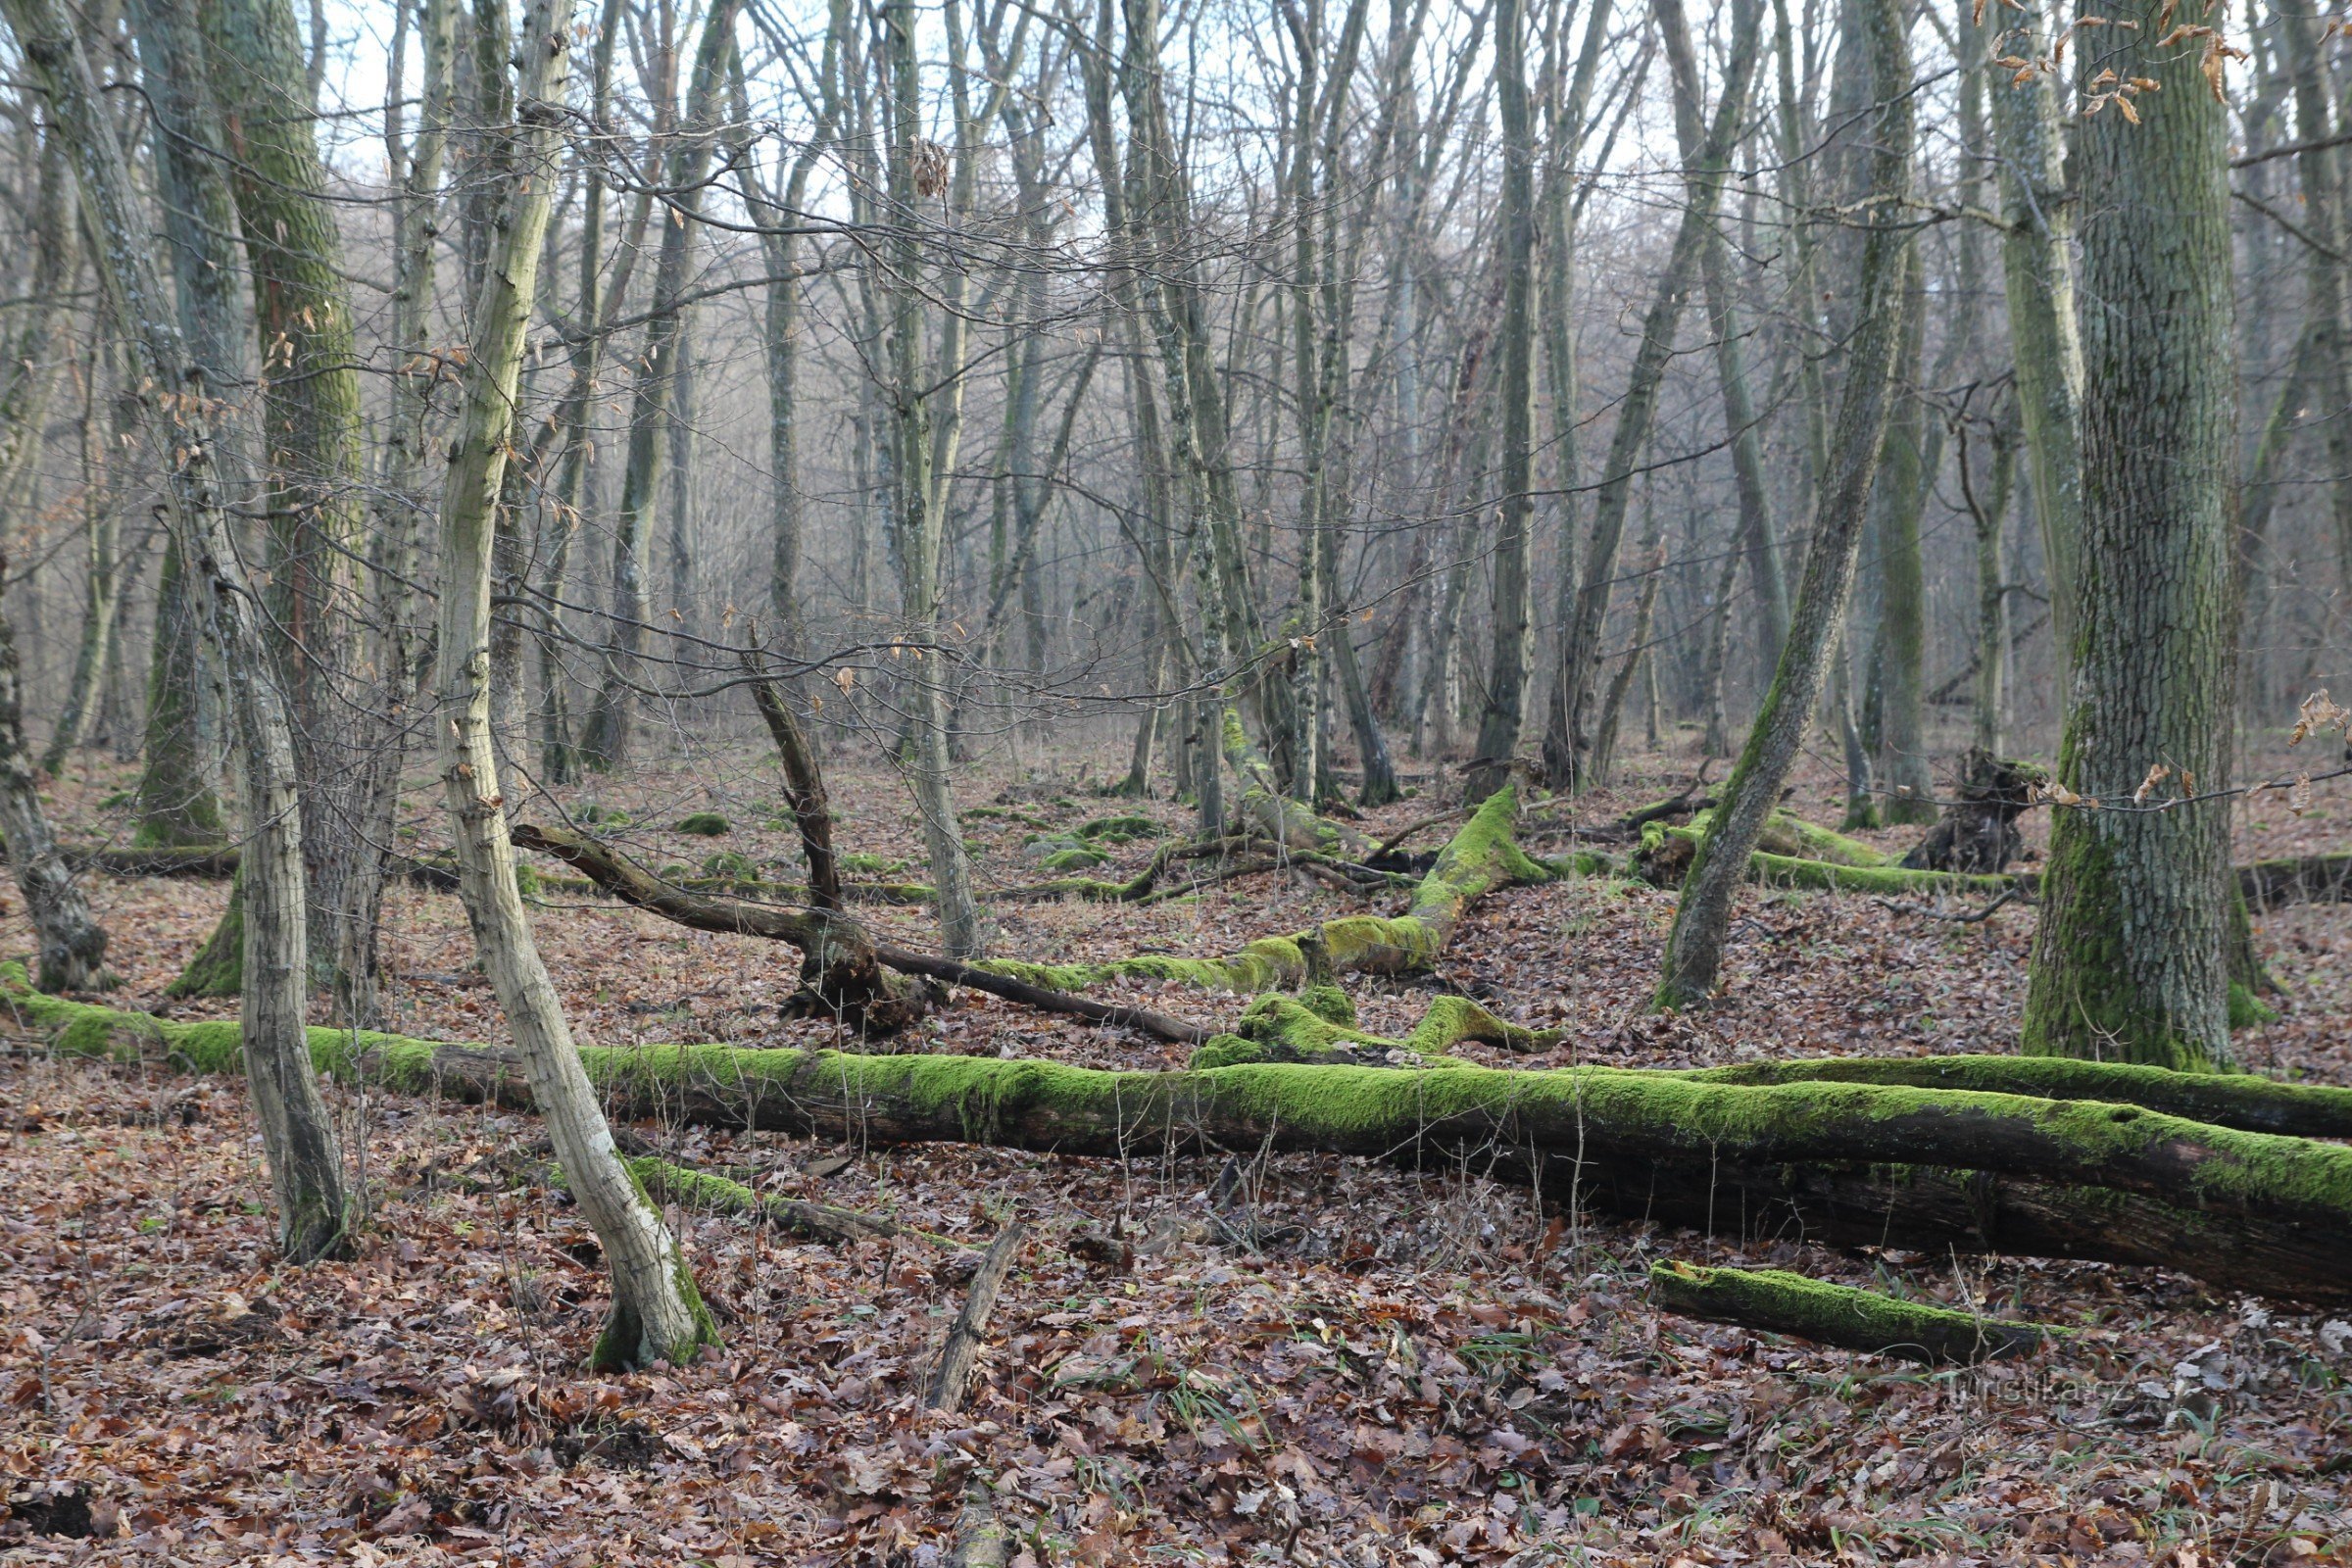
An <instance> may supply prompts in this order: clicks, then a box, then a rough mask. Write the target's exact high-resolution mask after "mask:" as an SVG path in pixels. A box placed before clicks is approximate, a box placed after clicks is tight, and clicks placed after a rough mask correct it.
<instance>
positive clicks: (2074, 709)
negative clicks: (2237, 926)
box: [2025, 0, 2237, 1066]
mask: <svg viewBox="0 0 2352 1568" xmlns="http://www.w3.org/2000/svg"><path fill="white" fill-rule="evenodd" d="M2159 3H2161V0H2159ZM2143 9H2144V11H2145V13H2146V14H2145V15H2144V16H2141V18H2140V20H2142V21H2143V22H2146V23H2148V24H2150V25H2153V23H2154V22H2155V20H2156V11H2157V6H2156V5H2153V4H2152V5H2149V6H2146V7H2144V8H2142V7H2138V6H2134V7H2132V8H2131V15H2134V16H2139V15H2140V13H2141V11H2142V10H2143ZM2156 41H2157V40H2156V37H2155V36H2153V35H2150V36H2143V35H2142V33H2141V32H2127V31H2125V30H2123V29H2117V30H2116V34H2115V36H2114V37H2112V38H2109V39H2107V40H2106V42H2107V43H2108V44H2109V45H2110V46H2111V47H2112V50H2113V68H2114V69H2115V70H2116V72H2117V73H2119V75H2121V76H2123V77H2125V78H2127V79H2129V78H2131V77H2135V76H2145V77H2149V78H2152V79H2153V80H2156V81H2159V82H2161V83H2163V89H2162V92H2161V93H2160V94H2159V93H2151V94H2149V95H2148V98H2149V107H2148V109H2147V110H2146V111H2144V112H2143V113H2142V114H2141V117H2140V118H2141V120H2142V122H2143V123H2140V124H2137V125H2134V124H2131V123H2129V122H2128V121H2127V120H2126V119H2125V118H2124V116H2123V115H2122V113H2121V112H2120V111H2116V110H2113V109H2111V110H2110V112H2107V113H2103V114H2098V115H2093V116H2092V117H2091V118H2090V119H2089V121H2088V122H2087V123H2086V124H2085V125H2084V127H2083V129H2082V144H2081V149H2080V152H2079V154H2078V156H2079V157H2080V159H2081V160H2082V164H2083V169H2084V172H2083V176H2082V189H2083V203H2084V220H2083V223H2082V269H2083V287H2084V289H2085V291H2086V292H2087V293H2088V294H2089V295H2090V296H2091V297H2092V298H2094V299H2097V300H2099V301H2101V302H2102V305H2101V309H2100V310H2099V311H2097V312H2095V313H2093V315H2092V316H2091V317H2090V318H2089V319H2087V320H2086V321H2085V322H2084V324H2083V363H2084V367H2085V371H2086V374H2085V378H2084V382H2083V386H2084V391H2083V399H2082V559H2081V563H2080V579H2079V588H2080V594H2079V603H2078V606H2077V609H2078V617H2077V624H2076V628H2075V641H2074V659H2073V662H2072V663H2073V682H2072V687H2071V700H2070V703H2069V707H2068V711H2067V719H2066V732H2065V738H2064V741H2063V743H2062V745H2061V747H2060V752H2059V760H2058V775H2059V781H2060V783H2061V784H2063V785H2064V786H2065V787H2066V788H2068V789H2069V790H2071V791H2073V792H2074V793H2075V794H2077V795H2080V796H2083V797H2087V798H2091V799H2096V800H2098V801H2101V802H2102V803H2106V804H2107V806H2108V808H2109V809H2076V808H2061V809H2059V811H2058V814H2057V816H2056V818H2055V820H2054V821H2053V822H2052V824H2051V830H2050V856H2049V868H2048V870H2047V871H2046V872H2045V873H2044V875H2043V878H2042V915H2041V927H2040V931H2039V933H2038V935H2037V936H2036V938H2035V941H2034V962H2033V969H2032V975H2031V980H2030V983H2029V986H2028V989H2027V995H2026V1013H2025V1045H2026V1049H2027V1050H2028V1051H2030V1052H2034V1053H2039V1054H2057V1055H2096V1056H2100V1057H2119V1056H2120V1057H2121V1058H2123V1059H2125V1060H2131V1061H2149V1062H2155V1063H2157V1064H2160V1065H2165V1066H2201V1065H2206V1064H2212V1065H2217V1066H2219V1065H2226V1064H2227V1063H2228V1062H2229V969H2228V964H2227V962H2226V960H2225V938H2226V935H2227V931H2228V925H2229V911H2230V905H2231V899H2230V896H2229V805H2228V803H2227V802H2226V801H2209V802H2207V803H2205V804H2202V805H2192V806H2185V807H2180V808H2179V809H2159V810H2145V809H2131V797H2132V795H2133V793H2134V791H2135V790H2138V789H2139V788H2140V787H2141V785H2142V784H2143V783H2144V782H2146V780H2147V778H2148V775H2149V772H2150V769H2151V768H2152V767H2154V766H2156V765H2159V764H2161V765H2164V766H2166V767H2169V768H2170V769H2171V770H2172V776H2173V779H2174V780H2175V781H2176V783H2177V784H2182V785H2186V786H2187V788H2186V789H2185V791H2184V793H2196V792H2199V791H2208V790H2217V789H2221V788H2224V787H2226V786H2227V785H2228V783H2229V779H2228V776H2227V774H2228V768H2229V728H2230V723H2231V712H2232V708H2233V696H2234V694H2233V691H2232V686H2233V679H2232V677H2233V675H2234V671H2235V664H2236V661H2235V650H2234V643H2235V638H2236V625H2235V619H2234V616H2235V610H2236V593H2235V579H2234V571H2233V566H2232V560H2233V549H2232V546H2233V537H2232V531H2231V527H2230V522H2231V517H2230V493H2229V492H2230V476H2231V474H2232V472H2233V471H2234V466H2235V463H2236V457H2237V450H2236V441H2237V428H2236V424H2237V396H2236V392H2237V381H2236V375H2235V373H2234V370H2233V368H2232V367H2233V361H2232V359H2231V356H2232V354H2233V352H2234V348H2235V339H2234V316H2235V309H2234V298H2233V295H2232V293H2231V288H2232V279H2231V271H2230V261H2229V256H2230V250H2229V246H2230V239H2229V178H2228V171H2227V167H2226V166H2227V163H2228V139H2229V131H2228V116H2227V113H2226V111H2225V110H2224V108H2223V106H2222V104H2221V103H2220V102H2219V101H2218V89H2215V90H2208V87H2207V83H2206V81H2205V80H2204V79H2203V76H2202V73H2200V71H2199V69H2198V61H2197V58H2196V51H2195V50H2180V49H2158V48H2156V47H2155V44H2156ZM2212 42H2213V44H2215V45H2217V46H2218V44H2219V39H2218V38H2216V39H2214V40H2212ZM2215 64H2216V66H2217V68H2218V66H2219V65H2220V62H2219V61H2218V60H2217V61H2216V62H2215ZM2166 787H2167V788H2169V787H2170V786H2166Z"/></svg>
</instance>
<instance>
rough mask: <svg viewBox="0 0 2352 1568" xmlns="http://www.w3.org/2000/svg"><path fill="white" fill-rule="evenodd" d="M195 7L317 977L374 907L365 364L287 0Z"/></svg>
mask: <svg viewBox="0 0 2352 1568" xmlns="http://www.w3.org/2000/svg"><path fill="white" fill-rule="evenodd" d="M197 15H198V21H199V25H200V26H201V28H202V31H203V34H204V41H205V44H206V49H207V53H206V56H205V58H207V59H214V60H219V61H221V62H235V67H234V69H226V68H224V69H221V70H220V71H218V72H216V73H214V80H213V83H212V85H213V89H214V91H215V93H216V94H217V95H218V99H219V103H220V108H221V128H222V129H223V130H224V131H225V133H226V136H227V140H226V141H225V142H224V143H222V144H221V151H222V152H224V153H225V154H226V155H227V159H228V162H227V167H228V170H229V180H228V184H229V193H230V195H231V197H232V198H233V199H234V201H235V203H236V207H237V217H238V221H239V223H240V226H241V227H242V230H243V232H244V236H245V255H246V261H247V265H248V267H249V269H250V271H251V274H252V278H253V314H254V327H255V332H256V337H257V340H258V342H259V344H260V349H261V360H262V373H263V395H262V403H261V416H262V424H263V430H264V435H263V442H262V450H261V458H262V461H263V464H264V466H265V468H266V471H267V474H268V479H269V486H270V488H269V494H268V498H267V500H266V502H265V505H266V507H267V509H268V520H267V530H268V551H269V554H268V559H269V563H270V564H269V572H268V578H267V583H266V587H265V602H266V603H267V605H268V606H269V610H270V631H271V634H272V636H273V638H274V643H273V647H274V652H275V655H276V658H277V661H278V663H279V665H280V667H281V668H282V669H283V670H284V672H285V677H286V680H287V683H288V691H289V694H290V697H291V701H292V704H293V710H294V718H295V721H296V722H295V732H294V739H295V764H296V766H297V767H298V768H299V769H300V772H301V778H302V787H303V805H304V815H303V873H304V876H305V879H306V884H307V887H308V897H309V902H308V904H307V905H306V911H307V912H306V915H305V918H306V920H307V922H308V928H309V929H308V931H307V934H306V951H307V953H308V955H309V962H310V967H311V971H312V972H311V974H310V976H309V978H310V980H311V981H312V983H313V984H321V983H325V982H327V981H330V980H332V979H334V978H335V969H336V965H337V960H338V958H339V957H340V956H341V955H342V954H343V953H344V952H345V951H346V950H347V949H350V948H354V947H357V946H359V945H360V944H359V940H358V939H357V938H352V937H347V935H346V930H345V928H346V926H347V924H348V922H349V920H350V919H351V917H352V915H353V913H354V907H353V902H354V898H355V895H357V902H358V903H359V904H361V905H368V906H369V907H370V908H371V907H372V901H370V900H369V899H368V897H367V896H366V894H365V893H364V892H362V891H361V890H360V889H359V888H358V887H357V886H356V884H355V876H356V875H357V874H358V873H359V868H360V864H361V862H362V861H363V860H364V859H369V858H370V857H369V856H368V854H367V849H368V847H367V846H366V845H365V844H364V843H363V842H362V831H361V820H362V818H361V813H362V810H363V806H362V800H361V791H362V789H363V786H364V779H365V769H364V768H362V767H361V766H360V765H359V757H358V755H357V751H356V748H357V746H358V745H359V744H361V743H362V742H363V741H366V740H368V739H372V738H373V737H367V736H362V735H358V734H355V733H354V729H353V725H352V723H351V714H352V712H353V704H352V696H353V691H352V686H353V683H352V682H351V679H350V674H349V671H350V669H351V655H352V652H353V649H354V646H355V637H354V632H355V630H356V628H355V626H354V623H353V617H352V615H351V613H350V609H349V603H350V601H349V595H350V593H351V591H352V575H353V574H352V571H351V568H350V565H349V560H350V556H351V553H352V552H354V551H356V550H357V549H359V548H360V542H361V535H362V533H363V530H364V528H365V526H366V524H365V517H364V513H363V508H362V505H361V497H362V496H363V494H364V493H365V481H366V478H367V471H366V467H365V465H364V462H363V459H362V455H361V428H360V426H361V402H360V379H359V361H358V357H357V354H356V352H355V342H354V336H353V331H352V318H351V302H350V297H349V291H348V289H347V287H346V285H345V284H344V282H343V278H342V271H343V254H342V239H341V236H340V235H339V234H337V232H336V229H335V222H334V217H333V214H332V212H331V210H330V209H329V207H328V206H327V202H326V190H327V176H326V171H325V168H324V166H323V164H322V163H321V161H320V159H319V143H318V138H317V136H316V134H315V132H314V129H313V126H314V123H315V122H314V119H313V116H312V103H311V98H310V95H309V88H308V85H307V78H306V75H305V72H306V69H307V62H306V60H305V56H304V50H303V44H302V37H301V32H300V29H299V27H298V25H297V24H296V22H295V18H294V11H293V6H292V4H291V0H207V3H205V4H203V5H200V6H198V7H197ZM186 64H187V65H188V67H189V68H190V69H194V67H195V62H193V61H191V62H187V63H186ZM249 891H250V890H249ZM249 929H250V922H249Z"/></svg>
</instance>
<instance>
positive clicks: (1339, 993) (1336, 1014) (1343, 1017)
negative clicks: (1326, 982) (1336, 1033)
mask: <svg viewBox="0 0 2352 1568" xmlns="http://www.w3.org/2000/svg"><path fill="white" fill-rule="evenodd" d="M1299 1005H1300V1006H1301V1007H1304V1008H1305V1009H1306V1010H1307V1011H1308V1012H1311V1013H1313V1014H1314V1015H1315V1016H1316V1017H1318V1018H1320V1019H1322V1020H1323V1021H1324V1022H1325V1023H1336V1024H1342V1025H1346V1026H1348V1027H1350V1028H1352V1027H1353V1026H1354V1024H1355V1003H1354V1002H1353V1000H1351V999H1350V998H1349V997H1348V993H1347V992H1345V991H1343V990H1341V989H1340V988H1339V987H1338V986H1308V987H1307V988H1306V989H1305V990H1304V991H1301V992H1299Z"/></svg>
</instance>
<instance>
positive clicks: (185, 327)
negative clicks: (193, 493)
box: [126, 0, 246, 849]
mask: <svg viewBox="0 0 2352 1568" xmlns="http://www.w3.org/2000/svg"><path fill="white" fill-rule="evenodd" d="M126 11H127V13H128V16H129V19H130V24H131V30H132V32H133V34H134V35H135V36H136V38H137V40H138V47H139V60H140V67H141V69H140V77H141V84H142V85H143V86H144V87H145V89H146V101H147V103H148V105H149V110H150V112H151V113H152V114H153V115H154V116H155V122H156V126H157V129H158V130H159V131H160V132H161V134H159V135H158V136H157V137H156V152H155V172H156V186H157V195H158V196H159V198H160V206H161V207H162V209H163V216H164V235H165V239H166V242H167V246H168V248H169V250H170V254H171V257H172V282H173V285H174V288H173V293H174V297H175V300H176V305H177V313H176V314H177V317H178V321H179V329H180V335H181V338H182V340H183V342H184V343H185V344H186V347H187V352H188V354H189V356H190V357H191V358H192V359H193V360H194V362H195V364H196V366H197V368H199V369H200V370H201V371H202V372H203V375H204V379H205V384H206V385H207V386H208V387H210V388H212V389H213V391H214V393H215V395H217V396H225V395H227V393H228V390H229V389H230V388H232V387H234V386H235V385H236V384H237V383H238V382H239V381H240V380H242V379H243V364H244V355H243V352H242V347H241V346H242V343H243V341H244V339H243V333H242V330H241V328H240V326H239V323H238V305H237V298H236V289H237V286H238V284H237V274H238V271H239V268H238V266H237V260H236V249H237V208H236V202H235V199H234V198H233V197H231V196H230V195H229V191H228V180H227V176H226V175H225V174H223V173H222V172H221V168H220V166H219V165H218V164H216V163H215V162H214V161H213V160H212V159H211V158H210V157H209V156H208V155H207V153H206V152H205V151H204V149H206V148H212V147H219V146H221V145H223V143H224V136H223V133H222V132H221V126H220V118H219V115H218V114H217V112H216V111H215V109H214V106H213V103H212V99H211V96H210V94H209V92H208V90H207V88H206V85H205V82H204V77H203V74H202V73H200V72H197V71H193V70H191V69H190V66H191V63H192V62H195V61H199V60H201V59H203V57H204V56H203V43H202V40H201V39H200V38H199V37H198V36H197V32H196V18H195V15H194V10H193V8H192V7H184V6H178V5H172V4H170V3H169V0H128V4H127V6H126ZM241 433H242V432H241V431H240V430H239V429H238V428H237V427H236V425H235V424H233V423H231V424H227V425H223V426H221V428H220V429H219V430H218V431H217V433H216V439H217V440H219V441H220V442H221V443H222V445H221V448H220V450H218V451H216V453H215V454H214V466H215V469H216V471H217V472H219V473H221V474H223V475H226V476H228V477H229V478H231V479H234V478H237V477H239V476H241V475H242V473H243V471H244V468H245V458H246V454H245V452H244V445H243V442H242V441H241V440H240V439H239V437H240V435H241ZM202 591H203V590H202V586H201V584H200V583H198V582H197V581H196V579H195V578H194V577H193V576H191V575H190V573H189V572H188V571H187V569H186V562H185V559H184V558H183V557H182V556H181V554H180V547H179V535H178V533H177V532H176V531H173V532H172V533H170V534H168V535H167V536H166V538H165V540H164V560H163V564H162V566H161V568H160V569H159V570H158V572H157V576H156V592H155V635H154V639H153V646H152V647H151V649H150V651H149V656H148V678H147V723H146V734H145V740H144V747H143V750H144V752H145V758H146V760H145V762H144V764H143V766H142V767H141V769H140V772H139V782H138V787H137V791H136V794H137V798H138V819H139V825H138V828H137V830H136V831H135V833H134V834H133V836H132V843H133V844H134V845H135V846H136V847H138V848H142V849H154V848H166V847H180V846H191V847H192V846H196V845H207V844H218V843H220V842H221V840H222V839H223V838H224V837H226V835H227V828H226V825H225V824H224V823H223V822H222V821H221V805H220V801H219V799H218V797H217V796H216V795H215V794H214V789H213V782H212V778H211V771H210V769H209V767H208V766H207V764H206V755H205V754H206V752H207V750H208V749H209V748H208V742H209V741H210V740H211V739H212V737H211V735H210V733H209V732H210V729H211V724H210V723H209V722H208V720H209V719H211V718H212V717H214V716H215V715H210V714H208V713H206V711H204V708H205V698H206V696H207V695H208V694H209V691H210V685H209V683H208V682H207V681H205V680H204V679H203V678H202V677H203V664H204V660H205V658H206V657H207V654H206V649H205V644H204V638H203V628H202V626H201V625H200V620H201V616H202V612H201V609H200V606H199V598H200V596H201V594H202Z"/></svg>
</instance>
